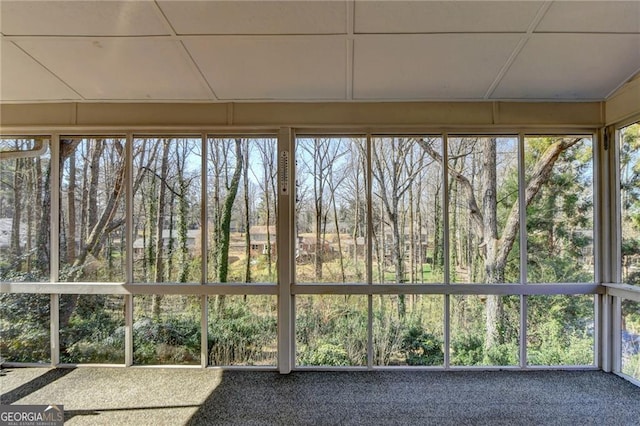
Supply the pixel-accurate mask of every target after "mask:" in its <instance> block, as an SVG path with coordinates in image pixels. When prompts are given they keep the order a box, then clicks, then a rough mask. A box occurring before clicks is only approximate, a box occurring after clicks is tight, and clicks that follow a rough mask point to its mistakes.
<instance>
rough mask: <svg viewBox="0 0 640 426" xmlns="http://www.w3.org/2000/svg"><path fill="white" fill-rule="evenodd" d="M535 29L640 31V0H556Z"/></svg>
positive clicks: (549, 30) (554, 30)
mask: <svg viewBox="0 0 640 426" xmlns="http://www.w3.org/2000/svg"><path fill="white" fill-rule="evenodd" d="M536 31H546V32H611V33H625V32H630V33H640V1H638V0H635V1H618V0H615V1H614V0H608V1H555V2H553V3H552V4H551V7H549V10H547V13H546V14H545V15H544V17H543V18H542V20H541V21H540V24H539V25H538V27H537V28H536Z"/></svg>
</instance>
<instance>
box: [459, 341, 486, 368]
mask: <svg viewBox="0 0 640 426" xmlns="http://www.w3.org/2000/svg"><path fill="white" fill-rule="evenodd" d="M483 346H484V341H483V339H482V338H481V337H479V336H474V335H470V334H467V335H463V336H460V337H456V338H455V339H452V341H451V351H452V352H453V353H452V357H451V363H452V364H454V365H481V364H482V361H483V358H484V348H483Z"/></svg>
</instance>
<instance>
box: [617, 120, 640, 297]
mask: <svg viewBox="0 0 640 426" xmlns="http://www.w3.org/2000/svg"><path fill="white" fill-rule="evenodd" d="M620 207H621V213H622V214H621V219H622V282H623V283H625V284H631V285H640V123H636V124H633V125H631V126H628V127H625V128H623V129H621V130H620Z"/></svg>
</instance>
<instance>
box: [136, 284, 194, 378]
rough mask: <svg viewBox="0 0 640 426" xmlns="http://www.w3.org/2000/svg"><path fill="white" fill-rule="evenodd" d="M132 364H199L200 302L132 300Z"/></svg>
mask: <svg viewBox="0 0 640 426" xmlns="http://www.w3.org/2000/svg"><path fill="white" fill-rule="evenodd" d="M133 303H134V304H133V316H134V322H133V361H134V363H135V364H140V365H150V364H200V298H199V297H197V296H176V295H163V296H161V295H144V296H134V297H133Z"/></svg>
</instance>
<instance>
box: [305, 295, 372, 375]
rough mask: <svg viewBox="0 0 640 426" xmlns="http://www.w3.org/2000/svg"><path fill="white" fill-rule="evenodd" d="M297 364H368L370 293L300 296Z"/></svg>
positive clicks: (333, 365)
mask: <svg viewBox="0 0 640 426" xmlns="http://www.w3.org/2000/svg"><path fill="white" fill-rule="evenodd" d="M296 365H302V366H332V367H335V366H362V365H367V296H353V295H345V296H342V295H340V296H297V297H296Z"/></svg>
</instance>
